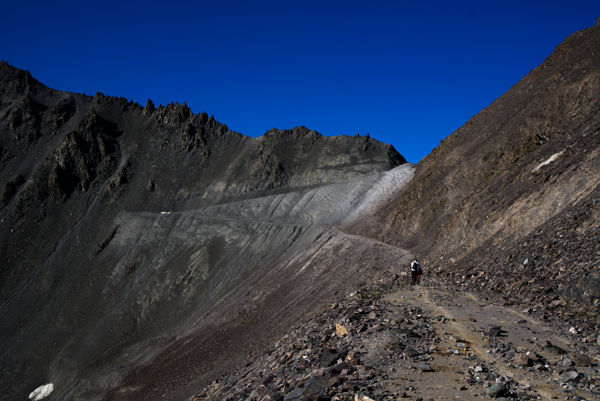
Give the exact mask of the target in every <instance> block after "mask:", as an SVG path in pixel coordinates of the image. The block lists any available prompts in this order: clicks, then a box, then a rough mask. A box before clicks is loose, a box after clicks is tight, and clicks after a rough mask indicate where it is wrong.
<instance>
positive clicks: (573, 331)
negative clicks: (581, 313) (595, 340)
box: [569, 327, 577, 334]
mask: <svg viewBox="0 0 600 401" xmlns="http://www.w3.org/2000/svg"><path fill="white" fill-rule="evenodd" d="M569 333H571V334H577V329H576V328H575V327H571V328H570V329H569Z"/></svg>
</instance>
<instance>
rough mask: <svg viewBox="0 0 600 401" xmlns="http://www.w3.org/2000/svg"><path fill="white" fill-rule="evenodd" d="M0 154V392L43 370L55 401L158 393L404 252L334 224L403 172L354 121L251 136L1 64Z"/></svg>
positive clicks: (259, 341)
mask: <svg viewBox="0 0 600 401" xmlns="http://www.w3.org/2000/svg"><path fill="white" fill-rule="evenodd" d="M0 155H1V158H0V190H1V193H0V199H1V202H2V203H1V205H2V207H1V209H0V219H1V221H2V225H1V226H0V266H1V267H0V283H2V284H1V285H0V311H1V313H2V320H1V323H0V332H2V333H3V335H2V350H1V351H0V371H1V374H0V378H1V379H0V387H2V388H3V390H4V393H3V396H2V398H3V399H7V400H20V399H22V398H23V395H24V394H29V392H30V391H32V390H33V389H34V388H36V387H37V386H38V385H40V384H42V383H46V382H52V383H54V386H55V390H54V395H53V397H56V399H62V400H68V399H86V400H97V399H103V398H105V397H110V398H112V399H127V400H132V399H151V398H152V397H153V396H154V395H155V394H157V393H156V392H160V394H161V395H165V394H171V392H173V391H176V390H177V391H179V390H180V389H181V388H182V387H185V386H186V385H188V384H190V383H191V382H195V381H198V380H203V379H201V378H202V377H204V376H206V378H205V379H206V380H208V379H211V378H213V377H215V375H217V374H218V373H219V372H220V371H224V370H226V369H228V368H230V367H231V366H235V365H236V364H237V363H239V361H240V358H242V357H245V356H246V355H247V354H248V352H250V351H252V350H258V349H260V348H261V347H262V346H263V345H264V344H265V342H266V341H268V340H269V339H270V338H272V337H273V336H274V335H276V333H277V331H278V330H281V329H282V328H283V327H285V325H286V324H288V323H289V322H290V321H293V320H294V319H296V318H298V316H301V315H302V314H303V313H305V312H307V311H310V310H314V309H315V308H318V307H320V306H323V305H324V304H325V302H326V300H327V298H328V297H332V296H333V295H334V294H335V293H336V292H337V291H339V289H340V288H343V286H344V285H345V284H347V283H349V282H355V281H356V282H358V281H364V280H365V279H366V278H367V277H369V276H371V275H377V274H379V273H381V270H382V267H381V266H386V265H389V264H391V261H392V260H403V259H405V258H407V257H408V254H407V253H406V252H404V251H402V250H395V251H393V252H391V253H388V254H386V255H383V256H378V255H377V252H376V249H375V248H373V247H372V246H371V245H370V244H369V243H365V242H364V241H361V240H360V239H358V238H355V237H352V236H349V235H345V234H343V233H341V232H339V231H337V230H336V228H335V226H336V225H338V224H339V222H340V221H341V220H342V219H344V218H346V217H347V215H348V214H351V213H353V214H354V215H355V216H357V217H358V216H359V215H362V214H364V211H365V210H368V209H369V207H371V206H373V205H375V204H376V203H377V199H372V196H368V193H369V191H370V189H371V188H372V187H377V186H379V187H381V183H382V182H386V183H388V184H389V183H393V184H394V185H395V188H399V187H401V186H402V185H403V184H404V183H405V182H406V181H408V180H409V179H410V178H411V177H412V172H413V168H412V166H410V165H408V164H403V163H404V159H403V158H402V156H400V155H399V154H398V153H397V152H396V151H395V150H394V149H393V148H392V147H390V146H389V145H385V144H382V143H380V142H377V141H375V140H373V139H370V138H369V137H346V136H339V137H323V136H321V135H320V134H318V133H317V132H315V131H310V130H308V129H307V128H304V127H298V128H294V129H292V130H289V131H279V130H275V129H273V130H271V131H269V132H267V133H266V134H265V135H263V136H262V137H260V138H249V137H245V136H243V135H240V134H238V133H235V132H232V131H230V130H228V129H227V127H226V126H224V125H222V124H220V123H218V122H217V121H215V120H214V118H212V117H209V116H208V115H207V114H205V113H203V114H197V115H194V114H193V113H191V111H190V109H189V108H188V107H187V106H185V105H183V106H181V105H175V104H171V105H168V106H166V107H163V106H159V107H154V105H153V104H152V103H151V102H150V101H149V102H148V104H147V105H146V106H145V107H144V108H142V107H141V106H139V105H137V104H135V103H133V102H130V101H127V100H125V99H115V98H110V97H106V96H104V95H101V94H97V95H96V96H94V97H88V96H84V95H78V94H71V93H65V92H59V91H55V90H52V89H49V88H47V87H45V86H43V85H42V84H40V83H39V82H37V81H36V80H35V79H33V78H32V77H31V76H30V74H29V73H28V72H25V71H21V70H18V69H15V68H13V67H11V66H9V65H8V64H6V63H1V64H0ZM400 164H403V165H402V166H399V165H400ZM396 166H399V167H397V168H396V169H394V170H391V171H390V172H388V173H384V171H386V170H389V169H391V168H393V167H396ZM386 186H387V185H386ZM384 192H385V191H384ZM334 255H335V258H334ZM347 260H353V261H355V262H357V263H353V264H348V263H346V262H345V261H347ZM373 260H380V261H383V260H387V262H385V263H383V262H381V264H380V265H379V266H380V267H379V268H370V269H369V272H368V273H367V274H357V272H358V271H359V270H360V269H361V268H362V267H364V266H365V265H367V264H368V265H369V267H372V266H373V265H372V263H371V262H372V261H373ZM361 261H363V262H361ZM111 391H112V392H111ZM108 393H110V395H107V394H108Z"/></svg>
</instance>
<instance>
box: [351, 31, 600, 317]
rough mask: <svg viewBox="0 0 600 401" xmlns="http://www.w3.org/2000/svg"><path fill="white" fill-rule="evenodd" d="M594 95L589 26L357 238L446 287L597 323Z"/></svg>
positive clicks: (446, 148)
mask: <svg viewBox="0 0 600 401" xmlns="http://www.w3.org/2000/svg"><path fill="white" fill-rule="evenodd" d="M599 94H600V24H596V25H595V26H594V27H591V28H589V29H586V30H584V31H581V32H577V33H575V34H573V35H572V36H571V37H569V38H568V39H566V40H565V41H564V42H563V43H562V44H560V45H559V46H558V47H557V48H556V50H555V51H554V53H553V54H552V55H551V56H550V57H548V58H547V59H546V60H545V61H544V63H542V64H541V65H540V66H539V67H537V68H536V69H534V70H533V71H531V72H530V73H529V74H528V75H527V76H526V77H524V78H523V79H522V80H521V81H520V82H519V83H517V84H516V85H515V86H513V87H512V88H511V90H510V91H509V92H507V93H506V94H505V95H503V96H501V97H500V98H498V99H497V100H496V101H495V102H494V103H492V104H491V105H490V106H489V107H488V108H486V109H485V110H483V111H482V112H481V113H479V114H478V115H476V116H475V117H473V118H472V119H471V120H470V121H468V122H467V123H466V124H465V125H464V126H463V127H461V128H460V129H459V130H457V131H456V132H454V133H453V134H452V135H450V136H449V137H448V138H446V139H445V140H444V141H443V143H442V144H441V145H440V146H439V147H438V148H436V149H435V150H434V151H433V152H432V153H431V154H430V155H428V156H427V157H426V158H425V159H424V160H423V161H422V162H421V163H420V164H419V166H418V168H417V170H416V173H415V179H414V180H412V181H411V183H410V185H409V186H407V187H406V188H405V191H404V192H403V194H402V195H401V196H400V197H398V198H396V199H393V201H390V202H389V203H388V204H387V205H386V206H385V207H384V208H382V210H380V211H379V213H378V215H377V217H376V218H368V219H365V220H363V221H362V222H361V224H357V225H356V229H357V231H359V232H361V233H363V234H367V235H372V236H375V237H377V238H379V239H381V240H383V241H385V242H388V243H391V244H396V245H400V246H404V247H406V248H409V249H412V250H414V251H415V253H416V254H419V255H422V256H424V257H425V258H426V263H427V265H428V266H429V267H430V268H431V269H435V270H437V271H439V272H440V273H441V274H443V275H444V277H445V278H446V279H447V280H448V282H452V283H454V284H459V285H461V286H466V287H470V288H481V289H486V290H491V292H496V293H499V294H501V295H502V296H505V297H509V298H510V299H511V301H512V302H526V303H528V304H533V305H536V304H537V305H545V304H548V303H550V302H552V301H556V303H557V304H562V305H563V306H564V305H567V304H568V305H571V306H573V308H572V309H574V310H577V308H578V307H581V306H586V305H587V306H591V307H592V308H594V309H593V310H595V312H593V310H591V311H589V310H588V312H589V313H591V314H592V315H593V316H594V320H596V322H598V323H600V322H599V321H598V320H597V316H598V313H597V311H598V310H597V309H595V308H597V306H598V302H599V301H600V270H599V264H598V255H600V253H599V252H600V247H599V246H600V242H599V241H598V238H600V237H599V235H600V232H599V226H598V221H599V219H598V217H599V216H600V214H599V213H600V209H599V205H600V203H599V194H600V192H599V191H600V186H599V185H600V97H599ZM369 227H370V228H369ZM383 227H384V228H383ZM561 299H562V300H563V301H560V300H561ZM558 312H560V311H558ZM571 312H572V311H571ZM581 312H582V313H588V312H583V311H581ZM560 313H562V312H560Z"/></svg>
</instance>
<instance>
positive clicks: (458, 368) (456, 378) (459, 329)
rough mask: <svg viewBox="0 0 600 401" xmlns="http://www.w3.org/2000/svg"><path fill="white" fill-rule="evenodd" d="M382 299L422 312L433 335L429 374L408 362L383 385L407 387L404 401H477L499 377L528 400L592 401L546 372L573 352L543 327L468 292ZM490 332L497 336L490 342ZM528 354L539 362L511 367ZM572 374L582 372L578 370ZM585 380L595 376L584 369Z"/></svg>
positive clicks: (420, 291) (426, 291)
mask: <svg viewBox="0 0 600 401" xmlns="http://www.w3.org/2000/svg"><path fill="white" fill-rule="evenodd" d="M385 299H386V301H388V302H390V303H391V304H392V305H396V306H397V307H399V306H401V305H407V304H409V305H413V306H415V307H419V308H421V310H422V316H423V318H427V319H428V320H429V322H430V323H431V325H432V326H433V328H434V330H435V331H436V335H437V341H435V343H434V344H431V345H430V349H429V351H430V355H431V356H432V359H431V360H429V361H427V364H429V365H430V367H431V371H429V369H426V367H425V369H423V367H422V365H423V364H422V363H421V364H419V363H417V362H416V361H415V360H410V359H408V358H407V360H406V362H405V363H404V364H401V366H399V367H398V369H397V371H396V374H394V375H391V376H390V379H389V380H388V382H387V383H386V385H387V386H389V387H390V388H393V391H396V392H399V393H402V390H406V388H407V387H406V386H407V385H410V386H409V387H408V388H409V389H410V390H412V391H410V392H409V393H408V394H407V393H406V392H405V394H404V395H405V397H410V398H419V397H424V398H425V399H429V398H434V399H435V400H443V399H463V400H470V399H473V400H476V399H482V398H484V392H485V389H486V388H487V386H489V383H493V380H492V381H490V378H491V379H493V378H494V377H495V376H498V377H503V378H508V379H509V380H511V381H513V382H516V383H518V384H519V388H521V395H527V396H529V397H533V398H538V399H544V400H551V399H567V398H568V397H576V396H580V397H583V398H582V399H591V398H589V397H590V393H589V392H583V391H580V390H578V389H571V390H570V391H568V392H566V391H565V388H564V387H563V384H562V383H561V382H560V381H559V380H557V379H558V373H553V369H551V366H557V365H559V366H560V364H561V361H562V358H564V355H566V354H567V353H568V354H570V353H572V352H576V349H575V344H572V343H571V342H570V341H569V340H568V339H567V338H563V337H561V336H560V335H559V334H558V333H557V331H556V329H554V328H552V327H551V326H550V325H549V324H546V323H545V322H542V321H538V320H536V319H534V318H532V317H531V316H529V315H527V314H525V313H523V312H520V311H518V310H516V309H514V308H511V307H503V306H498V305H493V304H489V303H487V302H483V301H481V300H479V298H478V297H477V296H475V295H473V294H471V293H468V292H447V291H445V290H444V289H443V288H442V287H441V286H433V285H431V286H419V287H412V288H409V289H402V290H399V291H397V292H394V293H391V294H388V295H387V296H386V298H385ZM493 327H500V328H501V331H500V332H499V333H497V334H496V333H494V332H492V333H491V334H492V335H491V336H490V335H488V334H490V332H489V330H490V328H493ZM494 334H496V335H494ZM548 342H550V343H551V344H553V345H554V346H549V344H548ZM528 351H529V352H530V355H532V357H533V358H534V359H535V358H536V356H535V355H537V356H539V357H541V358H540V359H539V360H537V361H535V362H534V364H535V365H538V366H533V367H524V366H515V363H514V361H513V359H514V355H519V354H521V353H527V352H528ZM515 352H516V353H515ZM586 369H587V368H586ZM577 370H578V371H580V372H581V371H582V368H578V369H577ZM588 374H591V375H593V374H594V371H592V370H591V368H589V372H588ZM490 375H491V376H490ZM411 384H412V385H411ZM571 399H572V398H571Z"/></svg>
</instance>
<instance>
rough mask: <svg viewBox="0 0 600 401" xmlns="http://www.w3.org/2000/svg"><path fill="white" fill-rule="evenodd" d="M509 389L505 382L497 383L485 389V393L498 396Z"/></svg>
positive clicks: (494, 396)
mask: <svg viewBox="0 0 600 401" xmlns="http://www.w3.org/2000/svg"><path fill="white" fill-rule="evenodd" d="M507 391H508V386H507V385H506V384H505V383H495V384H493V385H492V386H491V387H489V388H488V389H486V390H485V394H486V395H487V396H488V397H492V398H498V397H502V396H503V395H505V394H506V392H507Z"/></svg>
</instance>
